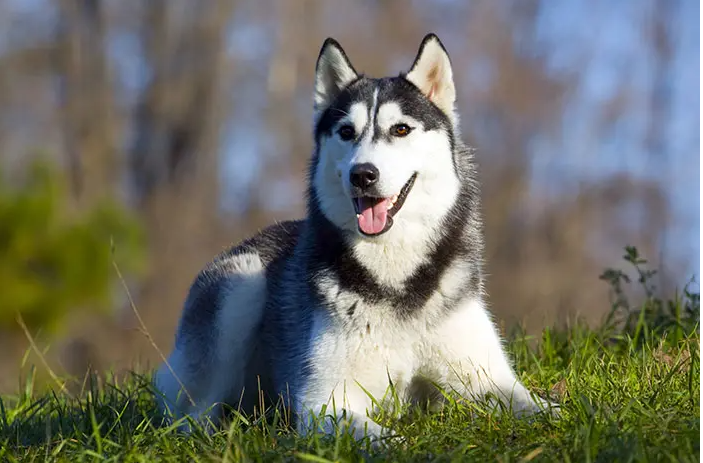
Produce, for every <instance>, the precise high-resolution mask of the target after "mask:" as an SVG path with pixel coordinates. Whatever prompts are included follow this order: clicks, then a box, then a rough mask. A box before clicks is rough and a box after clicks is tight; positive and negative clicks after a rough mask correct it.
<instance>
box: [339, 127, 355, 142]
mask: <svg viewBox="0 0 703 463" xmlns="http://www.w3.org/2000/svg"><path fill="white" fill-rule="evenodd" d="M337 133H339V138H341V139H342V140H344V141H349V140H351V139H352V138H354V127H352V126H351V125H343V126H341V127H340V128H339V130H338V131H337Z"/></svg>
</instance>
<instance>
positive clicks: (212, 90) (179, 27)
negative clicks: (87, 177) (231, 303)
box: [127, 0, 234, 349]
mask: <svg viewBox="0 0 703 463" xmlns="http://www.w3.org/2000/svg"><path fill="white" fill-rule="evenodd" d="M172 5H173V3H172V2H170V1H166V0H154V1H152V2H150V3H149V4H148V5H147V11H146V14H145V15H144V23H143V25H142V35H141V38H142V44H143V49H144V50H145V59H146V62H147V68H148V73H147V74H148V75H149V76H150V79H149V81H148V83H147V85H146V86H145V88H144V90H143V92H142V93H141V95H140V96H139V101H138V103H137V105H136V111H135V114H134V127H133V130H134V138H133V140H134V142H133V144H132V147H131V150H130V153H129V159H130V166H131V168H130V176H131V178H132V180H133V193H134V200H135V202H136V205H137V207H138V208H139V209H140V210H141V212H142V214H143V217H144V220H145V224H146V227H147V233H148V237H149V238H148V239H149V242H150V246H149V248H150V265H151V272H150V276H149V277H148V278H147V279H146V280H145V281H144V282H143V284H142V287H141V291H140V294H139V296H140V297H139V300H140V307H143V308H144V312H145V313H142V316H143V317H144V319H145V320H146V322H147V325H148V326H149V328H150V329H152V330H153V332H152V335H153V336H154V337H155V338H156V339H157V341H158V343H159V344H160V345H161V346H162V348H164V349H168V348H169V347H170V344H171V342H172V337H173V332H174V328H175V323H176V319H175V318H173V317H169V321H168V323H165V322H164V318H163V311H164V310H167V311H168V312H169V313H175V312H178V310H179V309H180V308H181V307H182V303H183V300H184V299H185V292H181V291H174V288H179V289H181V288H184V289H186V290H187V288H188V286H189V284H190V282H191V281H192V279H193V278H194V276H195V273H196V272H197V269H198V268H199V267H201V266H202V265H203V264H204V263H205V262H206V261H207V260H209V259H210V258H211V257H212V254H213V253H214V252H217V251H218V250H219V249H220V247H221V246H222V241H221V240H218V239H216V237H217V236H219V235H221V232H222V227H221V222H220V220H219V217H218V207H219V185H220V181H219V172H218V165H219V159H218V156H219V154H220V153H219V149H218V148H219V145H220V129H221V127H222V125H223V118H224V117H225V115H226V114H225V111H226V108H224V107H223V104H222V102H223V101H227V99H225V98H222V87H223V85H222V81H223V78H224V76H223V74H224V70H225V69H226V67H225V66H224V53H225V46H224V45H225V39H226V32H227V26H228V24H229V22H230V19H231V14H232V9H233V7H234V3H233V2H231V1H227V0H217V1H213V2H206V3H197V4H196V3H192V4H191V3H188V4H186V6H185V8H186V10H185V11H180V13H183V14H185V15H187V19H188V20H187V21H183V22H181V21H178V18H177V16H176V15H177V14H178V13H179V11H178V9H177V8H175V7H173V6H172ZM127 314H128V319H129V320H131V316H130V315H129V314H130V312H129V311H128V312H127ZM140 342H142V343H144V340H143V339H141V338H140ZM147 348H148V347H147Z"/></svg>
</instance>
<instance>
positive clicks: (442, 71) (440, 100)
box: [405, 34, 456, 118]
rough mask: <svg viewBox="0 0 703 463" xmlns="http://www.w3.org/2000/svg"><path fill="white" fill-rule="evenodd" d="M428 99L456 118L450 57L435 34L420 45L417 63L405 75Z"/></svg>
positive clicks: (427, 36)
mask: <svg viewBox="0 0 703 463" xmlns="http://www.w3.org/2000/svg"><path fill="white" fill-rule="evenodd" d="M405 78H406V79H407V80H409V81H410V82H412V83H413V84H414V85H415V86H416V87H417V88H419V89H420V91H421V92H422V93H424V94H425V96H426V97H427V98H429V99H430V101H432V102H433V103H434V104H436V105H437V106H438V107H439V109H441V110H442V111H444V112H445V113H446V114H447V115H449V116H450V118H454V101H455V100H456V89H455V88H454V77H453V75H452V65H451V62H450V61H449V55H448V54H447V51H446V50H445V49H444V45H442V42H441V41H440V40H439V38H438V37H437V36H436V35H434V34H427V35H426V36H425V38H424V39H423V40H422V44H420V50H419V51H418V52H417V56H416V57H415V62H414V63H413V65H412V67H411V68H410V70H409V71H408V73H407V74H406V75H405Z"/></svg>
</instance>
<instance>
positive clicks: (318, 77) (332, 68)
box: [314, 38, 359, 115]
mask: <svg viewBox="0 0 703 463" xmlns="http://www.w3.org/2000/svg"><path fill="white" fill-rule="evenodd" d="M358 77H359V75H358V74H357V73H356V71H355V70H354V67H353V66H352V65H351V63H350V62H349V58H347V55H346V53H344V50H343V49H342V46H341V45H340V44H339V43H338V42H337V41H336V40H334V39H333V38H328V39H327V40H325V43H324V44H323V45H322V49H321V50H320V55H319V56H318V57H317V65H316V66H315V98H314V111H315V114H316V115H317V114H319V113H321V112H322V111H324V110H325V109H327V107H328V106H329V105H330V104H332V101H334V99H335V98H336V97H337V95H339V92H341V91H342V90H343V89H344V87H346V86H347V85H349V84H350V83H351V82H352V81H354V80H356V79H357V78H358Z"/></svg>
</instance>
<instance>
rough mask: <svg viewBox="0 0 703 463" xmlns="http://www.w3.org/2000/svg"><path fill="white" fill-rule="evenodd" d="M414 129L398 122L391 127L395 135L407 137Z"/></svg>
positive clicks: (392, 133)
mask: <svg viewBox="0 0 703 463" xmlns="http://www.w3.org/2000/svg"><path fill="white" fill-rule="evenodd" d="M412 130H413V129H411V128H410V127H409V126H407V125H405V124H396V125H394V126H393V127H391V135H393V136H394V137H405V136H407V135H408V134H409V133H410V132H412Z"/></svg>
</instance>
